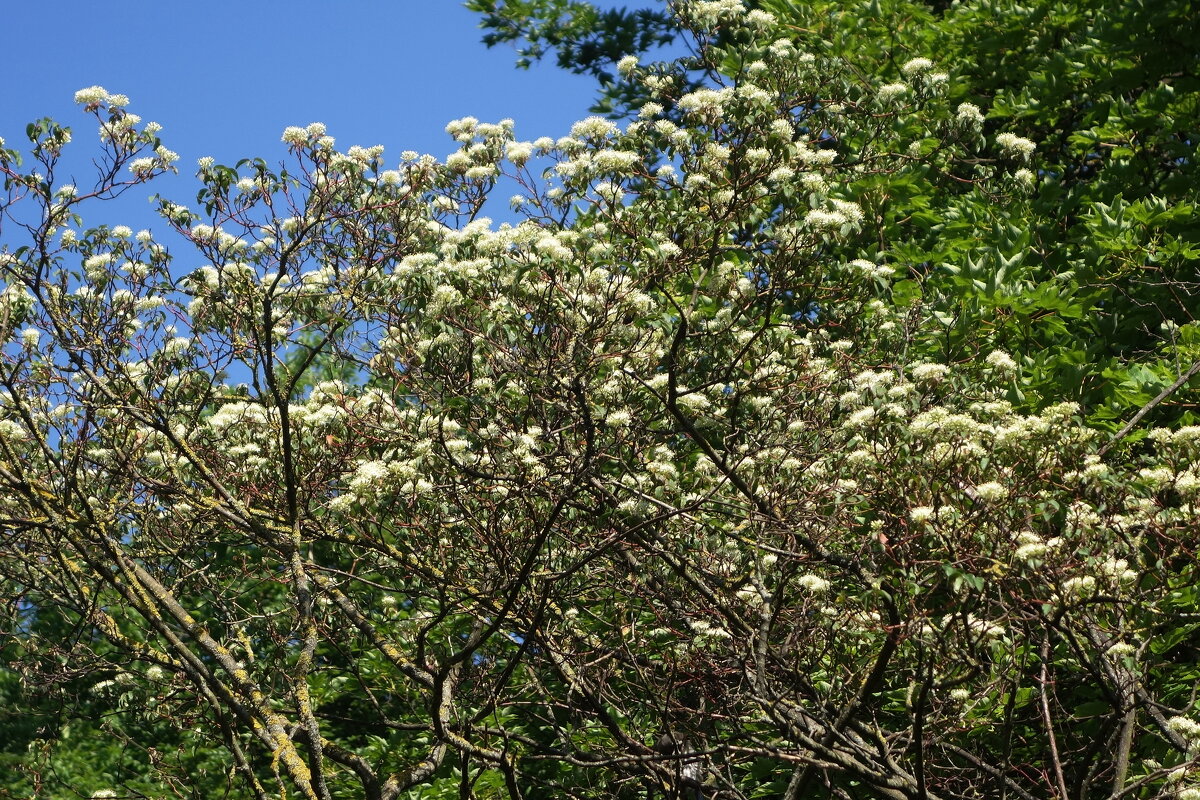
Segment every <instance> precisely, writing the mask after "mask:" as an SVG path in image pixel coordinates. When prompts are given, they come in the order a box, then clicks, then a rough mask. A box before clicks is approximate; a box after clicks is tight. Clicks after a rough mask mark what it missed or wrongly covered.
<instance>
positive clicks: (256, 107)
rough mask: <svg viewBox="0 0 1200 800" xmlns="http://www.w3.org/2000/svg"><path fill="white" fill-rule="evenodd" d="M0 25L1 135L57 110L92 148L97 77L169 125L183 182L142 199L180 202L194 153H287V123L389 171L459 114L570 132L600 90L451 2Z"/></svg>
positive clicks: (380, 1)
mask: <svg viewBox="0 0 1200 800" xmlns="http://www.w3.org/2000/svg"><path fill="white" fill-rule="evenodd" d="M597 5H601V6H615V5H621V3H616V2H600V3H597ZM3 18H4V23H5V28H6V32H5V35H4V57H3V64H4V68H3V69H2V70H0V98H3V102H0V137H3V138H5V139H6V140H7V141H8V144H9V146H10V147H12V146H18V147H19V146H20V143H21V142H23V141H24V128H25V125H26V124H27V123H28V122H30V121H31V120H34V119H36V118H39V117H43V116H51V117H54V118H55V119H56V120H57V121H59V122H61V123H63V124H67V125H70V126H72V127H73V128H74V130H75V142H74V143H73V145H72V147H71V150H73V151H74V152H75V154H76V155H77V156H82V155H85V154H88V152H89V151H88V148H93V147H95V139H94V138H92V137H93V136H94V133H93V131H94V129H95V124H94V121H93V120H91V119H90V118H87V117H85V116H84V115H83V114H82V112H81V111H80V110H79V109H78V107H76V106H75V105H74V104H73V103H72V96H73V95H74V93H75V91H76V90H77V89H80V88H83V87H85V86H91V85H94V84H99V85H101V86H103V87H104V88H106V89H107V90H109V91H110V92H119V93H121V94H126V95H128V96H129V97H130V98H131V99H132V103H131V104H130V106H129V110H130V111H131V112H133V113H136V114H139V115H141V117H142V118H143V119H144V120H147V121H149V120H154V121H156V122H159V123H160V124H162V125H163V132H162V134H161V136H162V140H163V143H164V144H165V145H166V146H167V147H169V148H170V149H172V150H175V151H176V152H178V153H179V154H180V156H181V159H180V162H179V167H180V173H181V176H186V178H185V180H182V181H175V180H172V181H170V182H166V183H163V182H154V183H152V184H151V186H150V187H148V188H147V190H146V194H147V195H148V194H150V193H151V192H152V191H154V190H158V191H162V192H164V193H165V194H168V195H171V196H175V194H176V191H178V192H179V193H180V194H181V195H182V197H179V198H177V199H181V200H185V201H186V200H187V199H189V195H190V196H193V197H194V194H195V190H196V183H195V182H194V180H193V179H191V178H190V176H191V175H192V174H193V173H194V171H195V164H196V159H197V158H199V157H201V156H213V157H214V158H216V160H217V161H218V162H220V163H227V164H232V163H234V162H236V161H237V160H238V159H240V158H245V157H256V156H257V157H262V158H265V159H266V160H267V161H268V162H276V161H279V160H280V159H282V158H283V156H284V146H283V145H282V143H281V142H280V140H279V137H280V134H281V133H282V131H283V129H284V127H286V126H288V125H305V124H307V123H309V122H314V121H320V122H324V123H325V124H326V125H327V126H328V129H329V133H330V134H332V135H333V136H335V137H336V139H337V143H338V147H339V148H342V149H344V148H346V147H349V146H350V145H352V144H359V145H364V146H370V145H375V144H382V145H384V146H385V147H386V150H385V153H384V156H385V161H386V162H387V163H388V164H389V165H392V164H394V163H395V162H396V161H398V160H399V157H400V153H401V151H403V150H416V151H419V152H427V153H432V154H433V155H435V156H437V157H439V158H441V157H444V156H445V155H447V154H448V153H450V152H452V151H453V150H454V149H455V146H454V143H453V142H452V141H451V139H450V137H449V136H447V135H446V134H445V132H444V130H443V129H444V128H445V125H446V123H447V122H449V121H450V120H451V119H455V118H457V117H462V116H466V115H471V116H475V117H478V118H479V119H480V120H483V121H488V122H494V121H498V120H500V119H502V118H505V117H511V118H512V119H514V120H516V123H517V128H516V135H517V137H518V138H519V139H534V138H536V137H538V136H542V135H547V136H560V135H563V134H565V133H566V132H567V130H568V129H569V127H570V124H571V122H572V121H574V120H576V119H579V118H581V117H585V116H587V115H588V112H587V108H588V106H589V105H590V104H591V102H592V100H593V97H594V95H595V84H594V83H593V81H592V80H591V79H588V78H585V77H579V76H574V75H570V74H567V73H565V72H563V71H561V70H559V69H557V68H555V67H554V66H553V64H552V63H544V64H540V65H535V66H534V68H533V69H530V70H518V69H516V68H515V67H514V61H515V59H516V56H515V54H514V53H513V51H512V50H511V49H510V48H508V47H504V46H501V47H496V48H493V49H491V50H488V49H487V48H485V47H484V46H483V45H482V44H481V43H480V36H481V31H480V30H479V29H478V28H477V27H476V26H477V25H478V22H479V18H478V17H477V16H476V15H474V14H472V13H470V12H468V11H466V10H465V9H464V8H462V7H461V5H460V4H459V3H458V2H457V1H456V0H424V2H422V1H421V0H336V1H335V0H326V1H325V2H316V1H315V0H289V2H282V1H280V0H258V1H257V2H256V0H240V1H239V2H232V1H231V0H209V1H208V2H205V3H185V2H179V1H178V0H123V2H120V3H109V2H96V0H64V1H63V2H54V3H47V2H29V1H28V0H23V1H22V2H14V3H8V4H6V8H5V10H4V15H3ZM84 163H86V162H84ZM80 178H81V180H80V183H81V184H83V183H86V182H87V181H86V176H80ZM122 205H123V206H125V204H124V203H122ZM145 207H146V208H148V205H147V206H145ZM127 208H132V207H131V206H128V207H127ZM94 211H97V212H98V211H99V209H94ZM84 213H85V215H86V214H87V210H86V209H85V210H84ZM98 221H101V220H99V219H95V218H93V219H90V220H87V221H85V223H91V224H95V222H98ZM103 221H105V222H115V221H116V220H108V219H105V220H103ZM149 221H150V220H149V219H147V220H145V221H139V220H129V221H128V224H131V225H135V226H136V225H144V224H146V223H147V222H149Z"/></svg>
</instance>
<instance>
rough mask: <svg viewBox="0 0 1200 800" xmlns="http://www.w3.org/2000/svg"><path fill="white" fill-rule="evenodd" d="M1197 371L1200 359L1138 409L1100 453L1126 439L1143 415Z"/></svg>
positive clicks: (1199, 370) (1199, 366) (1199, 369)
mask: <svg viewBox="0 0 1200 800" xmlns="http://www.w3.org/2000/svg"><path fill="white" fill-rule="evenodd" d="M1197 372H1200V361H1195V362H1193V363H1192V367H1191V369H1189V370H1188V371H1187V372H1185V373H1183V374H1182V375H1180V376H1179V379H1178V380H1176V381H1175V382H1174V383H1172V384H1171V385H1170V386H1168V387H1167V388H1165V389H1163V390H1162V391H1161V392H1159V393H1158V397H1155V398H1154V399H1153V400H1151V401H1150V402H1149V403H1146V405H1144V406H1142V407H1141V408H1140V409H1138V412H1137V413H1136V414H1134V415H1133V419H1131V420H1129V422H1126V423H1125V425H1124V426H1123V427H1122V428H1121V430H1119V431H1117V433H1116V435H1114V436H1113V438H1112V439H1110V440H1109V441H1108V443H1107V444H1106V445H1104V446H1103V447H1101V448H1100V455H1104V454H1105V453H1107V452H1108V451H1109V450H1110V449H1111V448H1112V447H1113V445H1115V444H1116V443H1117V442H1119V441H1121V440H1122V439H1124V438H1125V437H1126V436H1127V435H1128V434H1129V432H1130V431H1131V430H1133V429H1134V427H1135V426H1136V425H1137V424H1138V423H1139V422H1141V421H1142V417H1144V416H1146V415H1147V414H1149V413H1150V412H1151V411H1153V410H1154V407H1155V406H1157V405H1158V404H1159V403H1161V402H1162V401H1163V400H1166V399H1167V398H1168V397H1170V396H1171V393H1172V392H1174V391H1175V390H1176V389H1178V388H1179V387H1180V386H1183V385H1184V384H1185V383H1187V382H1188V381H1189V380H1191V379H1192V376H1193V375H1195V374H1196V373H1197Z"/></svg>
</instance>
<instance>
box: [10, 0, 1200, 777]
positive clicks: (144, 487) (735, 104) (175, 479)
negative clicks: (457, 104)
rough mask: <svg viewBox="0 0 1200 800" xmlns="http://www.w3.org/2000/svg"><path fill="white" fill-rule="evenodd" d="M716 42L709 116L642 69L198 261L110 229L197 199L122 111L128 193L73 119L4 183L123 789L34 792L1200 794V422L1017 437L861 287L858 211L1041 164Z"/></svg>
mask: <svg viewBox="0 0 1200 800" xmlns="http://www.w3.org/2000/svg"><path fill="white" fill-rule="evenodd" d="M679 14H680V24H681V25H682V26H683V28H684V29H685V30H687V31H689V32H690V34H691V35H692V36H693V37H694V38H695V42H696V47H697V52H698V53H699V54H700V57H701V58H702V59H704V61H705V63H706V64H708V65H709V69H710V73H711V77H712V81H713V85H712V86H711V87H708V88H698V89H695V90H692V91H684V88H683V87H684V86H685V84H684V82H683V81H684V78H683V75H682V71H681V70H682V68H679V69H676V68H675V67H673V66H672V65H655V66H653V67H639V65H638V64H637V61H636V59H624V60H622V61H621V63H620V65H619V67H620V70H621V73H622V74H623V76H624V79H625V80H627V81H629V82H631V83H636V84H637V86H638V87H639V88H638V91H639V92H642V93H644V94H645V95H646V96H647V97H649V98H650V99H649V100H648V101H647V103H646V104H645V105H644V106H643V107H642V109H641V111H640V118H639V119H638V120H637V121H635V122H632V123H630V124H628V125H626V126H624V127H619V126H618V125H616V124H614V123H613V122H610V121H607V120H603V119H600V118H592V119H588V120H584V121H582V122H580V123H578V124H577V125H575V126H574V128H573V129H572V131H571V133H570V135H568V136H565V137H563V138H560V139H557V140H552V139H548V138H547V139H539V140H537V141H533V142H524V141H519V140H517V139H516V138H515V136H514V131H513V128H512V125H511V124H509V123H507V122H501V123H498V124H482V123H479V122H478V121H477V120H474V119H469V118H468V119H463V120H458V121H456V122H454V123H451V125H450V126H449V127H448V128H447V130H448V132H449V133H450V134H451V135H452V136H453V137H454V138H455V140H456V141H458V142H459V143H460V145H461V146H460V149H459V150H458V152H456V153H455V154H453V155H451V156H450V157H449V158H447V159H446V161H445V162H444V163H439V162H437V161H436V160H434V159H432V158H430V157H427V156H420V155H417V154H414V153H405V154H403V155H402V156H401V159H400V162H399V164H398V166H396V167H395V168H393V169H386V168H385V162H384V160H383V155H382V152H381V150H380V149H379V148H363V147H351V148H349V149H347V150H345V151H341V150H338V149H336V147H335V142H334V140H333V138H332V137H330V136H328V135H327V132H326V130H325V128H324V126H321V125H319V124H313V125H309V126H308V127H306V128H299V127H295V128H288V129H287V130H286V131H285V132H284V134H283V141H284V143H285V144H286V145H287V150H288V156H287V160H286V162H285V163H284V164H282V165H281V166H279V167H275V166H272V165H271V164H269V163H268V162H266V161H264V160H261V159H255V160H247V161H244V162H241V163H239V164H238V165H236V166H234V167H227V166H222V165H217V164H215V163H212V162H211V161H209V160H202V161H201V164H200V171H199V177H200V180H201V183H202V190H201V193H200V196H199V199H198V203H197V205H196V207H195V208H188V207H185V206H182V205H178V204H175V203H173V202H170V201H163V202H162V204H161V212H162V216H163V218H164V220H165V221H166V223H167V224H168V225H169V226H170V227H171V228H173V229H174V231H175V232H176V233H177V234H178V235H180V236H182V237H183V239H184V240H185V241H186V242H187V243H188V245H189V248H188V250H189V255H188V256H187V257H180V256H178V255H174V256H172V255H171V254H170V253H169V252H168V250H167V249H166V247H165V246H164V245H163V244H162V240H161V238H160V237H159V236H157V235H155V234H152V233H149V232H144V231H143V232H138V233H134V232H133V231H132V230H129V229H127V228H123V227H120V226H118V227H113V228H108V227H100V228H90V229H89V228H85V227H84V226H83V224H82V221H81V219H80V217H79V214H80V213H81V208H82V206H83V205H85V204H87V203H91V202H93V201H95V200H102V199H104V198H105V197H108V196H111V195H113V194H115V193H118V192H120V191H123V190H125V189H127V188H129V187H131V186H138V185H140V184H143V183H146V182H148V181H150V180H152V179H153V178H154V177H155V176H157V175H158V174H160V173H162V172H164V171H166V170H168V169H171V168H172V163H173V161H174V156H173V154H172V153H171V152H170V151H168V150H166V149H165V148H164V147H163V146H162V145H161V143H160V142H159V140H158V138H157V134H158V130H157V129H156V128H155V127H154V126H153V125H143V124H141V121H140V120H139V119H138V118H137V117H136V116H135V115H133V114H130V113H129V112H128V111H127V110H126V105H127V103H128V101H127V99H126V98H124V97H120V96H116V95H112V94H109V93H108V92H106V91H104V90H103V89H100V88H98V87H93V88H92V89H87V90H84V91H82V92H80V93H79V94H78V95H77V100H78V101H79V102H80V103H81V104H82V105H83V106H84V109H85V111H87V112H88V113H91V114H92V115H94V116H95V118H96V119H97V120H98V121H99V123H100V126H101V139H102V147H103V151H102V153H103V154H102V156H101V157H100V158H99V159H98V161H97V163H98V164H99V166H100V174H99V175H98V177H97V182H96V185H95V187H94V188H93V189H92V190H91V191H86V192H85V191H82V190H79V189H76V188H74V187H68V186H63V185H60V184H58V183H57V182H56V181H55V165H56V164H57V162H58V159H59V158H60V155H61V151H62V148H63V147H64V146H65V145H66V144H67V142H68V141H69V139H70V135H69V133H68V132H67V131H66V129H64V128H61V127H59V126H57V125H55V124H53V123H49V122H46V123H40V124H38V125H35V126H33V127H31V129H30V139H31V142H32V161H33V164H34V166H33V167H32V168H30V169H24V168H22V167H21V164H20V161H19V158H18V153H17V152H16V151H15V150H12V149H3V150H0V153H2V155H0V168H2V169H3V170H4V173H5V178H6V191H7V196H6V198H5V200H4V206H3V215H4V216H3V225H4V229H3V231H2V233H3V235H4V237H5V242H8V244H6V245H5V247H4V250H3V256H0V258H2V269H3V275H4V278H5V281H6V288H5V290H4V293H3V295H2V298H3V303H2V307H3V311H2V313H0V324H2V325H3V333H4V338H5V341H6V343H7V344H6V346H5V348H4V351H3V363H2V367H0V384H3V387H4V389H5V393H4V394H3V396H2V410H3V418H2V419H0V485H2V486H3V493H2V496H3V500H2V501H0V502H2V503H3V507H2V510H0V513H2V516H0V520H2V524H3V528H2V530H3V539H2V540H0V542H2V544H0V574H3V577H4V581H3V583H2V584H0V586H2V589H0V591H2V592H3V594H4V599H5V605H4V618H3V620H4V621H3V625H4V630H5V632H6V636H7V644H6V645H5V648H6V649H5V651H4V652H5V658H6V661H7V662H8V663H9V665H10V666H9V669H10V670H12V672H11V673H10V674H16V675H19V676H20V677H21V679H22V680H23V681H25V682H26V685H32V684H33V683H34V682H43V683H47V684H49V685H50V686H51V687H57V689H56V690H57V691H59V692H61V694H62V696H63V697H68V698H71V700H70V703H71V706H70V708H71V709H73V710H74V711H76V712H77V713H79V714H81V715H82V714H87V713H100V714H103V715H104V716H105V719H106V722H105V723H104V724H105V730H106V731H107V732H108V733H109V734H111V735H112V737H113V738H114V739H115V740H116V741H118V742H120V743H121V745H122V747H123V748H124V749H123V751H122V758H125V759H127V760H128V761H129V762H130V763H131V764H134V765H135V766H130V767H129V768H128V769H127V770H126V771H125V772H123V773H119V774H118V773H117V772H115V771H114V772H110V773H109V775H108V778H109V780H110V781H111V784H110V785H106V786H101V787H97V786H78V785H74V786H69V787H67V788H65V789H64V788H62V787H60V786H58V785H56V782H55V781H56V777H55V775H56V773H55V770H54V769H53V767H54V764H55V761H54V759H55V750H56V746H55V743H54V741H53V740H54V739H55V738H56V737H61V736H62V734H61V731H54V730H51V731H45V732H43V733H42V734H41V735H40V736H39V738H38V739H37V740H36V742H35V746H34V747H33V748H32V750H31V753H30V755H29V756H28V757H27V759H26V770H27V773H28V775H29V776H30V778H29V779H30V781H32V782H33V783H34V784H35V786H36V788H38V790H39V791H43V792H46V793H52V792H62V793H64V794H65V793H68V792H70V791H75V792H83V793H85V794H86V793H90V792H95V793H97V794H98V795H99V796H123V795H128V796H167V795H169V794H178V795H187V794H190V793H192V792H214V791H228V792H229V793H231V794H234V795H236V796H243V795H244V796H248V797H259V798H261V797H266V796H268V795H274V794H277V793H288V792H292V793H296V794H298V795H300V796H303V797H309V798H322V800H323V799H324V798H333V797H362V796H366V797H370V798H394V797H400V796H412V797H417V796H440V795H443V794H445V795H453V794H455V793H457V794H458V796H460V797H492V796H507V797H514V798H515V797H550V796H563V795H567V796H573V797H613V796H618V797H622V796H624V797H639V796H645V795H646V794H648V793H650V792H656V793H661V794H665V795H666V796H669V797H685V796H698V795H701V794H702V795H703V796H705V797H725V798H743V797H786V798H789V800H790V799H791V798H805V797H814V796H819V797H825V796H830V797H879V798H949V797H972V796H978V797H993V796H1019V797H1022V798H1029V797H1048V796H1059V797H1068V796H1069V797H1085V796H1089V797H1094V796H1102V795H1103V796H1110V797H1114V798H1115V797H1125V796H1139V797H1159V796H1161V797H1168V796H1185V797H1186V796H1192V795H1195V794H1200V789H1196V788H1191V787H1192V786H1193V784H1195V785H1197V786H1200V777H1196V776H1195V775H1194V773H1195V772H1196V771H1197V765H1196V761H1195V754H1196V748H1195V746H1194V743H1195V742H1196V741H1197V740H1200V722H1197V721H1194V718H1195V716H1196V713H1195V710H1194V708H1193V703H1194V701H1193V698H1192V697H1191V694H1190V692H1191V689H1192V684H1191V681H1192V680H1193V678H1192V675H1193V668H1192V667H1191V666H1190V665H1189V664H1188V660H1187V659H1186V658H1181V657H1180V654H1181V648H1187V647H1190V646H1191V645H1190V637H1191V634H1192V630H1191V628H1190V627H1188V624H1184V623H1180V622H1176V621H1174V620H1173V616H1174V615H1175V613H1176V611H1177V610H1178V609H1180V608H1185V609H1187V608H1191V607H1193V606H1194V599H1193V589H1192V585H1191V584H1192V578H1193V560H1192V553H1191V552H1190V551H1189V550H1188V549H1187V547H1186V543H1187V541H1188V538H1187V537H1188V534H1189V532H1190V531H1193V530H1194V529H1195V525H1196V506H1195V503H1196V498H1197V495H1198V494H1200V481H1198V479H1197V475H1196V471H1195V467H1194V464H1195V463H1196V461H1197V459H1198V457H1200V452H1198V451H1200V429H1197V428H1195V427H1183V426H1176V427H1175V428H1171V429H1157V430H1155V431H1154V432H1153V433H1152V434H1151V437H1150V439H1151V442H1150V443H1149V444H1147V445H1146V446H1145V447H1144V448H1143V449H1140V450H1136V451H1132V450H1122V449H1120V448H1115V449H1110V448H1112V442H1111V440H1110V438H1109V437H1107V436H1101V435H1100V434H1099V433H1097V432H1096V431H1095V430H1094V429H1092V428H1089V427H1087V426H1085V425H1084V424H1083V423H1082V422H1081V420H1080V416H1079V415H1080V411H1079V408H1078V407H1077V406H1074V405H1072V404H1070V403H1057V404H1052V405H1049V406H1048V407H1046V408H1045V409H1044V410H1042V411H1039V412H1036V413H1026V412H1022V411H1018V410H1016V406H1015V403H1016V402H1017V401H1019V400H1020V392H1021V384H1020V383H1019V381H1018V380H1017V376H1018V374H1019V365H1018V363H1017V361H1016V360H1015V359H1014V357H1013V355H1010V354H1009V353H1007V352H1004V351H1002V350H992V351H989V352H984V353H980V357H979V358H978V359H976V360H974V361H970V362H966V363H950V362H943V361H938V360H937V359H935V358H932V357H931V356H930V355H929V353H928V349H927V348H925V347H924V346H923V344H922V343H924V342H925V341H927V339H928V338H929V336H930V331H932V330H942V329H944V326H943V322H942V320H941V318H940V317H939V314H942V313H944V309H943V308H939V307H938V306H936V305H933V304H931V303H923V302H917V301H916V300H915V299H910V300H907V301H905V302H898V301H897V298H903V297H905V295H904V290H903V287H900V288H899V289H898V288H897V286H898V283H897V282H898V280H899V279H900V278H902V277H903V276H902V275H900V274H897V271H896V270H894V269H893V268H892V267H891V266H890V265H889V262H888V261H887V259H886V257H885V255H884V254H881V253H879V252H876V251H873V250H864V251H862V252H861V253H858V254H857V255H858V256H859V257H849V255H855V254H853V253H851V254H849V255H846V251H847V250H848V249H850V248H851V244H852V243H853V242H854V241H856V237H858V236H859V235H860V234H861V233H862V232H864V231H867V232H869V231H870V229H871V226H872V225H873V224H875V220H874V218H873V217H871V216H870V215H868V214H866V213H865V212H864V204H863V203H862V202H860V200H862V199H863V198H862V197H860V195H859V190H858V189H857V188H856V187H861V186H862V185H863V184H864V182H868V183H869V182H870V181H873V180H875V181H885V180H894V181H903V180H904V179H905V178H906V176H911V175H917V176H930V175H934V176H938V175H949V174H958V173H957V172H956V171H957V170H960V169H965V168H966V167H965V166H964V165H965V164H967V163H969V164H970V177H969V179H967V180H966V181H965V183H964V186H965V187H966V188H964V191H970V192H974V193H978V196H979V197H981V198H986V199H987V200H988V201H989V202H992V203H1003V202H1005V201H1006V200H1007V199H1008V198H1009V197H1010V196H1011V194H1012V193H1013V192H1014V191H1016V189H1018V188H1019V187H1020V185H1021V184H1022V183H1027V182H1028V181H1029V177H1028V175H1027V174H1026V171H1028V170H1029V169H1030V167H1028V166H1026V163H1027V162H1029V161H1030V159H1031V158H1032V157H1033V153H1034V152H1035V150H1036V143H1034V142H1033V141H1031V140H1029V139H1026V138H1022V137H1020V136H1018V135H1016V134H1012V133H1006V132H1003V131H1001V132H998V133H995V134H992V135H988V136H984V135H983V132H982V127H981V124H982V116H981V114H980V113H979V111H978V109H977V108H975V107H974V106H973V105H969V104H967V105H963V104H959V103H949V102H948V101H947V100H946V93H947V91H948V87H949V85H950V84H951V82H952V79H951V78H950V77H949V76H948V75H947V74H945V73H942V72H939V71H938V68H937V67H936V65H935V64H934V63H932V62H931V61H929V60H927V59H925V58H922V57H914V58H912V59H910V60H908V61H906V62H905V64H904V66H903V67H902V68H901V69H900V75H901V76H902V77H903V82H899V81H896V80H891V79H889V80H887V81H873V80H871V79H869V78H866V77H863V76H862V75H861V74H860V73H858V72H856V71H855V70H853V69H851V68H850V67H849V66H848V65H847V64H846V63H845V62H844V61H843V60H841V59H840V58H837V57H833V56H816V55H813V54H810V53H806V52H803V51H801V50H799V49H798V48H797V47H796V46H795V45H794V44H793V43H792V42H791V41H790V40H789V39H787V38H785V37H784V35H783V32H782V30H781V29H780V27H779V25H778V22H777V20H776V19H775V18H774V17H773V16H772V15H771V14H769V13H766V12H764V11H751V12H746V11H745V9H743V8H742V7H741V5H740V4H739V3H737V2H730V1H729V0H718V1H717V2H696V3H691V4H685V5H681V6H680V8H679ZM902 97H903V98H904V102H903V103H899V102H898V100H899V99H900V98H902ZM914 142H915V143H916V144H915V146H914ZM4 147H7V146H6V145H5V146H4ZM502 177H503V178H506V179H508V180H510V181H515V182H516V184H517V185H519V186H520V187H521V194H520V195H519V196H517V197H514V198H513V199H512V201H511V203H512V205H513V206H514V207H515V208H516V209H517V210H518V212H519V214H520V222H518V223H516V224H502V225H496V224H494V223H493V222H492V221H491V220H489V219H487V218H485V217H483V216H482V214H483V213H484V211H485V208H486V206H487V203H488V202H489V198H490V197H491V195H492V193H493V191H494V188H495V186H496V185H497V182H498V181H499V180H501V178H502ZM938 326H943V327H942V328H939V327H938ZM914 353H915V354H916V355H914ZM78 694H82V695H83V699H82V700H76V699H74V698H75V696H76V695H78ZM68 716H69V715H68ZM68 746H69V745H68ZM60 747H61V743H60ZM93 796H97V795H96V794H94V795H93Z"/></svg>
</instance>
